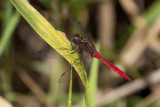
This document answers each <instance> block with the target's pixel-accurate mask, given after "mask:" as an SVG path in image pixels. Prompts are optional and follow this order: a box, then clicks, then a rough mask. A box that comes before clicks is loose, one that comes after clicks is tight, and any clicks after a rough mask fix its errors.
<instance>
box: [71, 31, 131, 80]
mask: <svg viewBox="0 0 160 107" xmlns="http://www.w3.org/2000/svg"><path fill="white" fill-rule="evenodd" d="M71 41H72V42H73V43H74V44H75V45H74V46H73V47H72V50H74V49H75V48H76V47H78V48H79V53H80V54H81V57H83V54H82V53H83V52H86V53H88V54H89V55H90V56H91V57H94V58H97V59H99V60H101V61H102V62H104V63H105V64H106V65H107V66H108V67H110V68H111V69H112V70H113V71H115V72H116V73H117V74H119V75H120V76H121V77H123V78H125V79H127V80H129V81H132V79H131V78H130V77H129V76H127V75H126V74H125V73H124V72H123V71H122V70H120V69H119V68H118V67H116V66H115V65H114V64H112V63H111V62H109V61H107V60H106V59H105V58H103V57H102V56H101V55H100V54H99V53H98V52H97V51H96V49H95V46H94V45H93V43H92V42H91V41H90V40H89V39H86V38H84V37H82V36H80V35H79V34H78V33H75V34H73V36H72V40H71Z"/></svg>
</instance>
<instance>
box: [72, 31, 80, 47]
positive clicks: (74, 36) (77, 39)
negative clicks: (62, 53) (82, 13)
mask: <svg viewBox="0 0 160 107" xmlns="http://www.w3.org/2000/svg"><path fill="white" fill-rule="evenodd" d="M79 40H80V35H79V34H78V33H75V34H73V36H72V41H73V42H74V43H75V44H77V43H78V42H79Z"/></svg>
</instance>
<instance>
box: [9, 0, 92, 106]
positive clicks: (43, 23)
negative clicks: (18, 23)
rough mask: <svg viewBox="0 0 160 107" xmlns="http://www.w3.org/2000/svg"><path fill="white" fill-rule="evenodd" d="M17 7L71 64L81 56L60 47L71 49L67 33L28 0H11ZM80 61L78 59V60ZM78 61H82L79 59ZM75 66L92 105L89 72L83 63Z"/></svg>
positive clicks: (89, 103)
mask: <svg viewBox="0 0 160 107" xmlns="http://www.w3.org/2000/svg"><path fill="white" fill-rule="evenodd" d="M10 1H11V3H12V4H13V5H14V6H15V8H16V9H17V10H18V11H19V12H20V13H21V15H22V16H23V17H24V18H25V19H26V20H27V22H28V23H29V24H30V25H31V26H32V28H33V29H34V30H35V31H36V32H37V33H38V34H39V35H40V36H41V37H42V38H43V39H44V40H45V41H46V42H47V43H48V44H49V45H50V46H51V47H53V48H54V49H55V50H56V51H57V52H58V53H59V54H61V55H62V56H63V57H64V58H65V59H66V60H67V61H68V62H69V63H70V64H72V63H73V62H74V61H75V59H78V58H79V55H78V53H77V52H75V53H73V54H70V53H69V52H68V51H65V50H62V49H60V48H67V49H71V47H72V46H71V44H70V42H69V41H68V39H67V38H66V36H65V34H63V33H62V32H60V31H57V30H55V29H54V28H53V27H52V25H51V24H50V23H49V22H48V21H47V20H46V19H45V18H44V17H43V16H42V15H41V14H40V13H39V12H38V11H37V10H35V9H34V8H33V7H32V6H31V5H30V4H29V2H28V1H27V0H10ZM77 61H78V60H77ZM78 63H81V62H80V61H78ZM73 67H74V68H75V70H76V71H77V73H78V75H79V76H80V78H81V81H82V83H83V84H84V86H85V94H86V101H87V105H88V107H91V101H90V92H89V85H88V79H87V73H86V71H85V70H84V67H83V66H82V65H81V64H76V63H74V64H73Z"/></svg>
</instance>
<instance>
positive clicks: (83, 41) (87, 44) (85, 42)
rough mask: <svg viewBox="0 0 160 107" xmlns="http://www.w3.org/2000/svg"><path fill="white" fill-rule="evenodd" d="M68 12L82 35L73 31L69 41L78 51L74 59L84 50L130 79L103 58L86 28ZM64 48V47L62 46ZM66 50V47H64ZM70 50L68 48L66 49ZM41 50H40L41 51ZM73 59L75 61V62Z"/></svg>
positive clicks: (73, 48) (81, 54) (128, 78)
mask: <svg viewBox="0 0 160 107" xmlns="http://www.w3.org/2000/svg"><path fill="white" fill-rule="evenodd" d="M69 14H70V19H71V21H72V22H73V24H75V26H76V27H77V26H78V29H80V31H81V32H82V35H81V36H80V35H79V34H78V33H75V34H73V35H72V39H71V42H73V43H74V45H72V49H71V51H72V50H75V51H77V47H78V51H79V53H80V58H78V59H76V60H79V59H82V58H83V57H85V56H84V55H83V52H86V53H87V54H89V55H90V56H91V57H92V58H93V57H94V58H97V59H99V60H101V61H102V62H104V63H105V64H106V65H107V66H108V67H110V68H111V69H112V70H113V71H115V72H116V73H117V74H119V75H120V76H121V77H123V78H125V79H127V80H129V81H132V79H131V78H130V77H129V76H127V75H126V74H125V73H124V72H123V71H122V70H120V69H119V68H118V67H116V66H115V65H114V64H112V63H111V62H109V61H108V60H106V59H105V58H103V57H102V56H101V55H100V53H99V52H98V51H96V49H95V46H94V44H93V43H92V42H91V40H90V38H89V36H88V34H87V32H86V30H85V29H84V28H83V27H82V25H81V23H80V22H79V21H77V20H76V18H75V17H74V16H73V14H72V13H71V11H69ZM62 49H64V48H62ZM64 50H66V49H64ZM67 50H70V49H67ZM41 52H42V51H40V53H41ZM85 59H86V58H85ZM76 60H75V62H76ZM64 75H65V72H64V73H63V74H62V75H61V77H63V76H64Z"/></svg>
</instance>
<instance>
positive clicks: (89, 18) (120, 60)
mask: <svg viewBox="0 0 160 107" xmlns="http://www.w3.org/2000/svg"><path fill="white" fill-rule="evenodd" d="M30 3H31V5H32V6H33V7H34V8H36V9H37V10H38V11H39V12H40V13H41V14H42V15H43V16H44V17H45V18H46V19H47V20H48V21H49V22H50V23H51V24H52V25H53V26H54V27H55V26H56V29H57V30H60V31H62V32H64V33H65V34H66V35H67V38H69V39H71V37H72V34H73V33H74V30H73V29H74V25H73V24H72V23H70V21H69V20H70V19H69V17H68V14H67V10H71V11H72V12H73V14H74V16H75V17H76V18H77V20H78V21H80V22H81V24H82V25H83V26H84V28H85V29H86V30H87V32H88V34H89V36H90V38H91V40H92V41H93V43H94V44H96V43H97V41H98V43H100V46H101V50H100V53H101V54H102V56H104V57H105V58H106V59H108V60H109V61H111V62H113V63H114V64H115V65H117V66H118V67H120V68H121V69H123V70H124V71H125V72H126V74H127V75H129V76H130V77H131V78H132V79H133V81H132V82H128V81H127V80H124V79H123V78H122V77H120V76H119V75H117V74H115V73H114V72H113V71H111V70H110V69H109V68H108V67H106V66H105V64H103V63H100V65H99V68H98V71H99V72H98V79H97V80H96V81H97V83H98V85H97V87H90V90H95V88H96V94H95V95H96V100H95V105H96V107H159V106H160V1H159V0H31V1H30ZM49 48H50V46H49V45H47V43H45V42H44V40H42V39H41V38H40V37H39V35H38V34H37V33H36V32H35V31H34V30H33V29H32V28H31V26H30V25H29V24H28V23H27V22H26V21H25V19H24V18H23V17H21V16H20V14H19V13H18V12H17V11H16V9H15V8H14V7H13V5H12V4H11V3H10V1H9V0H1V1H0V107H1V105H2V107H11V106H15V107H66V104H67V99H68V87H69V75H67V74H66V75H65V76H64V77H62V80H61V82H59V79H61V78H60V76H61V75H62V73H63V72H64V71H66V70H68V69H69V68H70V65H69V64H68V63H67V61H66V60H65V59H63V58H62V57H61V56H59V55H58V54H57V53H55V52H53V54H54V55H52V56H51V55H50V53H48V50H49ZM41 50H47V51H46V54H44V55H37V54H38V52H39V51H41ZM51 57H52V58H51ZM55 57H56V58H55ZM88 71H89V69H87V72H88ZM90 72H92V71H90ZM90 72H88V75H90ZM95 75H96V74H95ZM72 88H73V90H72V91H73V104H72V106H74V107H80V106H81V105H80V103H81V100H82V97H83V93H84V87H83V85H82V83H81V80H80V79H79V76H78V75H76V74H75V76H74V78H73V87H72ZM93 88H94V89H93ZM3 104H4V105H5V106H4V105H3Z"/></svg>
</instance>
